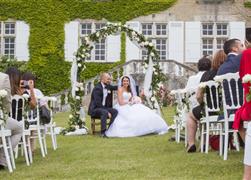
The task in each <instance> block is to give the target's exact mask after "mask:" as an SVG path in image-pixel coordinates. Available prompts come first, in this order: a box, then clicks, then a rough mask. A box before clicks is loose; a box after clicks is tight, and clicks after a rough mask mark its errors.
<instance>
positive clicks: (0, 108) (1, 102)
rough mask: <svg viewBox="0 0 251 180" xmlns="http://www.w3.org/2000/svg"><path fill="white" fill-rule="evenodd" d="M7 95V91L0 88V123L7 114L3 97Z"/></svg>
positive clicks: (2, 122)
mask: <svg viewBox="0 0 251 180" xmlns="http://www.w3.org/2000/svg"><path fill="white" fill-rule="evenodd" d="M7 95H8V92H7V91H6V90H5V89H1V90H0V112H1V116H0V125H2V124H5V122H6V120H7V118H8V115H7V112H6V109H5V106H4V98H5V97H6V96H7Z"/></svg>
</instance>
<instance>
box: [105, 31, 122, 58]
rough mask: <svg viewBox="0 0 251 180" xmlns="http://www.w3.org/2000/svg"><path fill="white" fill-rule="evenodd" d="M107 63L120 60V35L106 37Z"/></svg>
mask: <svg viewBox="0 0 251 180" xmlns="http://www.w3.org/2000/svg"><path fill="white" fill-rule="evenodd" d="M106 42H107V51H106V52H107V61H108V62H116V61H118V60H120V35H111V36H108V37H107V40H106Z"/></svg>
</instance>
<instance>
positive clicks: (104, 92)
mask: <svg viewBox="0 0 251 180" xmlns="http://www.w3.org/2000/svg"><path fill="white" fill-rule="evenodd" d="M101 84H102V87H103V101H102V105H103V106H105V99H106V97H107V94H108V91H107V89H106V88H105V84H104V83H101Z"/></svg>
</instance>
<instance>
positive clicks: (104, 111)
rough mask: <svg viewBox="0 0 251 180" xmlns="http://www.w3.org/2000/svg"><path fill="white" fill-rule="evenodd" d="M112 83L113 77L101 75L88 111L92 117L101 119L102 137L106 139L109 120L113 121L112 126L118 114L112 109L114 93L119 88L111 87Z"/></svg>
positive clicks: (106, 74)
mask: <svg viewBox="0 0 251 180" xmlns="http://www.w3.org/2000/svg"><path fill="white" fill-rule="evenodd" d="M110 83H111V76H110V75H109V74H108V73H103V74H101V77H100V82H99V83H98V84H97V85H96V86H95V87H94V89H93V91H92V94H91V102H90V105H89V109H88V114H89V115H90V116H91V117H98V118H100V119H101V137H105V131H106V122H107V119H108V118H109V119H111V120H110V124H109V126H110V125H111V124H112V123H113V121H114V119H115V118H116V116H117V114H118V111H117V110H116V109H113V108H112V91H113V90H117V87H116V86H112V85H110Z"/></svg>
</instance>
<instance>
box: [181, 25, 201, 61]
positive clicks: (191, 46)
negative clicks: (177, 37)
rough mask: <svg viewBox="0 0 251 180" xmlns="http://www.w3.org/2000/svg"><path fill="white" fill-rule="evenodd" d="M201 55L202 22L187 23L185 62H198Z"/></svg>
mask: <svg viewBox="0 0 251 180" xmlns="http://www.w3.org/2000/svg"><path fill="white" fill-rule="evenodd" d="M200 57H201V23H200V22H197V21H194V22H186V23H185V62H194V63H197V62H198V60H199V59H200Z"/></svg>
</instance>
